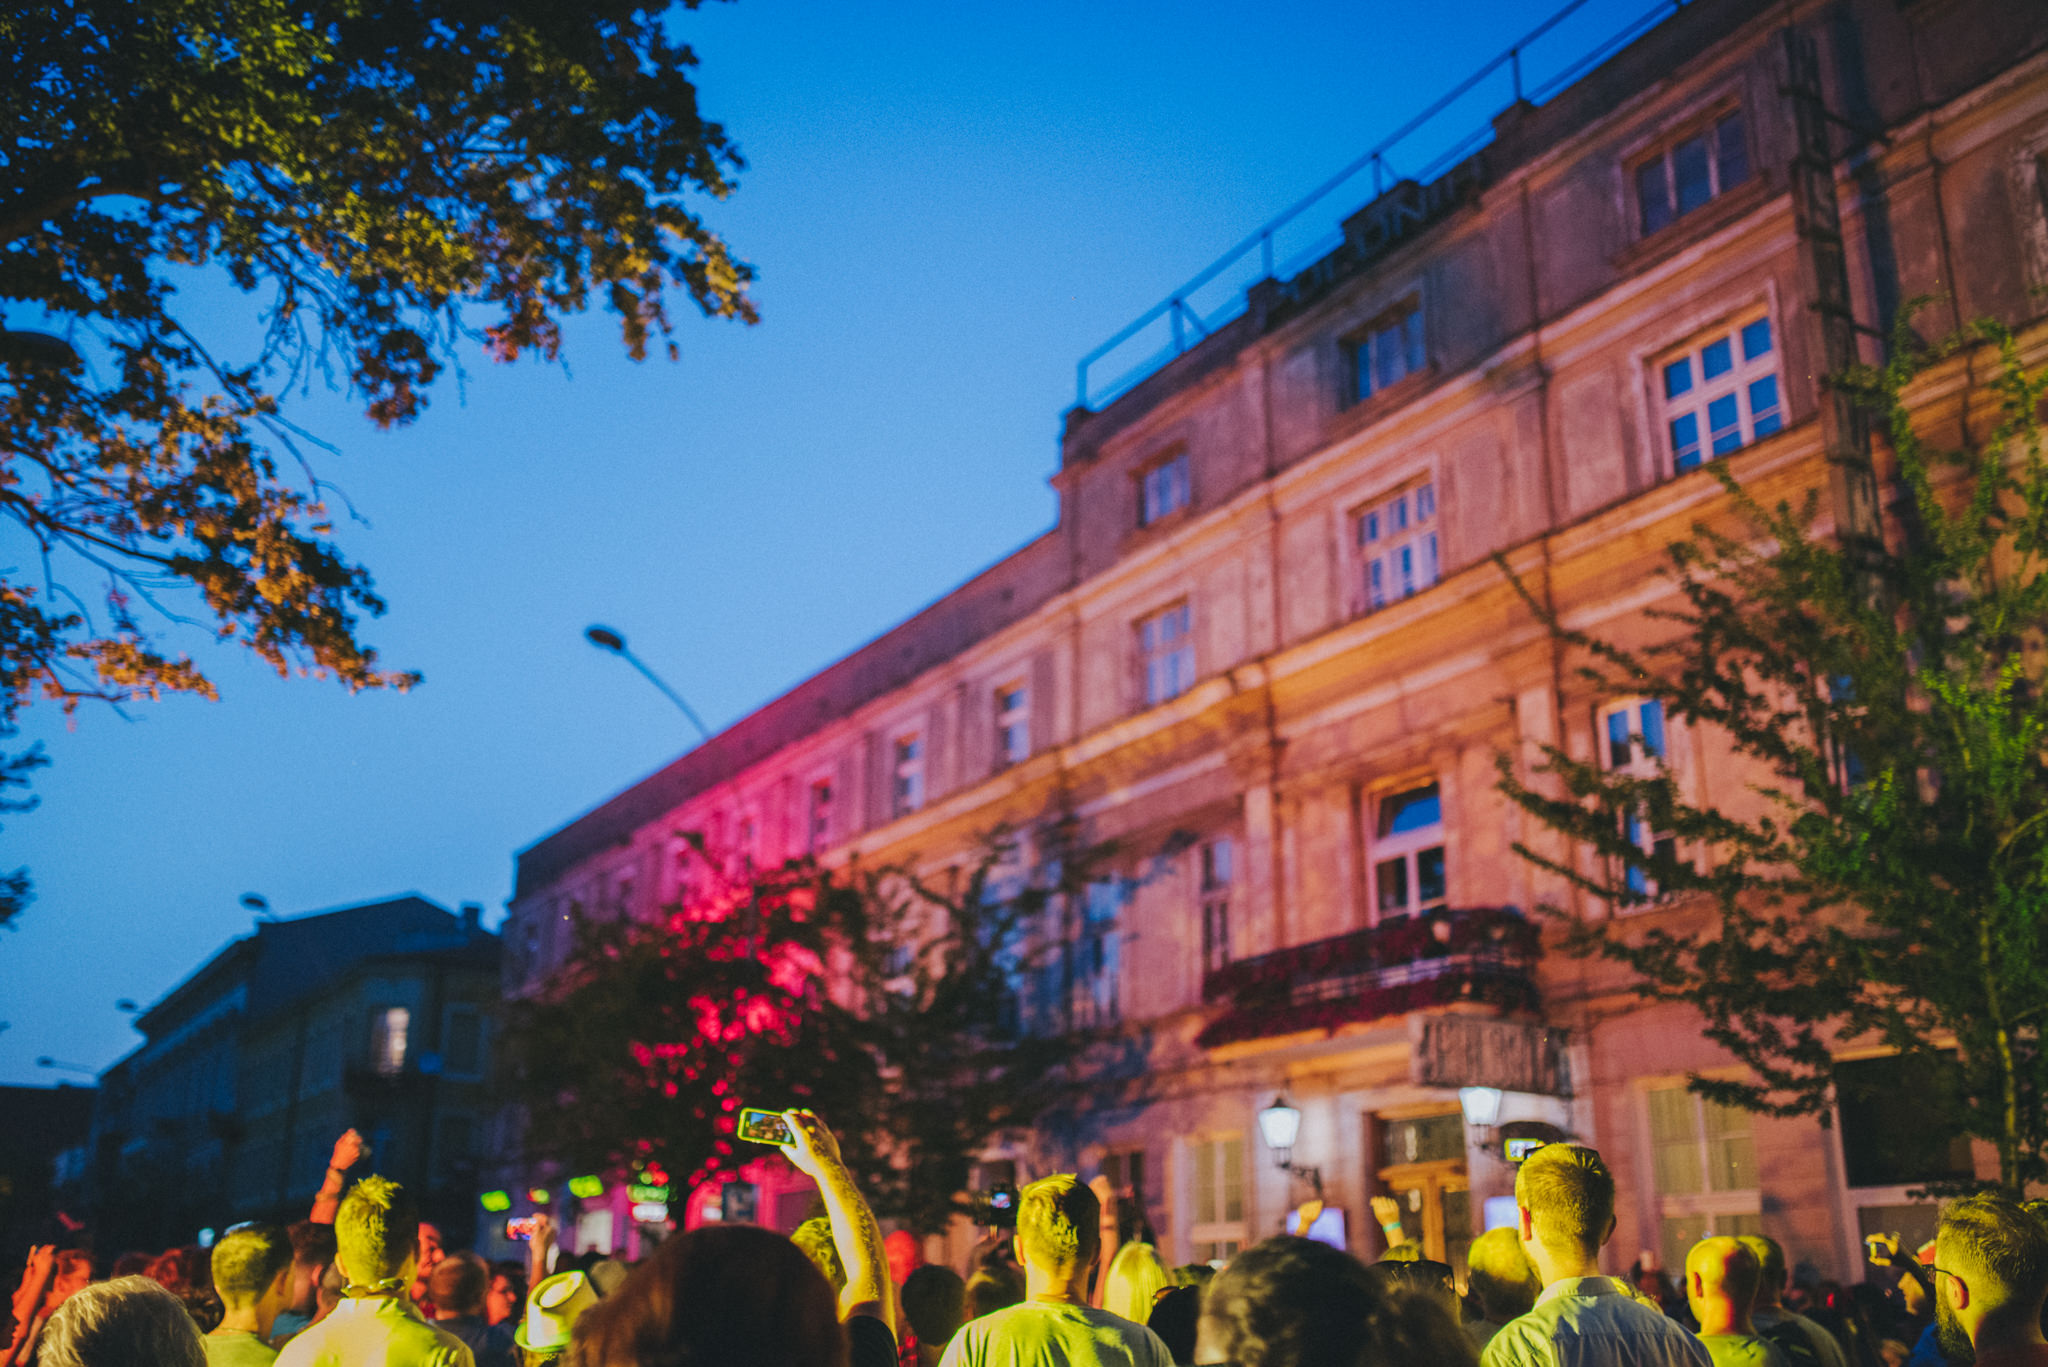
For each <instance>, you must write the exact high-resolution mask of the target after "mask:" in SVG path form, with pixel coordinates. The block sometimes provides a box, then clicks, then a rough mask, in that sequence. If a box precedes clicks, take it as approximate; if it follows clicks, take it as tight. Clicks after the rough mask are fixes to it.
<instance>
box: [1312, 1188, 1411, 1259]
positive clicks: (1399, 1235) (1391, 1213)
mask: <svg viewBox="0 0 2048 1367" xmlns="http://www.w3.org/2000/svg"><path fill="white" fill-rule="evenodd" d="M1371 1205H1372V1218H1373V1219H1374V1220H1376V1221H1378V1222H1379V1227H1380V1233H1382V1234H1384V1235H1386V1236H1387V1247H1388V1248H1398V1247H1400V1246H1401V1245H1402V1244H1405V1243H1407V1242H1408V1231H1407V1230H1405V1229H1403V1228H1401V1203H1400V1202H1399V1201H1396V1200H1395V1199H1394V1198H1393V1197H1391V1196H1375V1197H1373V1198H1372V1201H1371ZM1307 1232H1308V1231H1307V1230H1303V1231H1302V1233H1304V1234H1306V1233H1307Z"/></svg>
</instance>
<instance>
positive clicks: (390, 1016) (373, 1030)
mask: <svg viewBox="0 0 2048 1367" xmlns="http://www.w3.org/2000/svg"><path fill="white" fill-rule="evenodd" d="M411 1032H412V1012H411V1011H409V1010H407V1009H406V1008H405V1007H403V1006H387V1007H385V1008H383V1009H382V1010H380V1011H374V1012H372V1013H371V1015H370V1067H371V1068H372V1069H374V1070H375V1071H377V1072H379V1073H383V1074H385V1075H386V1076H391V1075H393V1074H396V1073H401V1072H404V1071H405V1047H406V1038H407V1036H408V1035H410V1034H411Z"/></svg>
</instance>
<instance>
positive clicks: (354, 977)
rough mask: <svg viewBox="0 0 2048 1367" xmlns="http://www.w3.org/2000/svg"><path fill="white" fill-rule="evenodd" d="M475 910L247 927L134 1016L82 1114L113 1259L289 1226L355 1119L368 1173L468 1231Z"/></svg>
mask: <svg viewBox="0 0 2048 1367" xmlns="http://www.w3.org/2000/svg"><path fill="white" fill-rule="evenodd" d="M480 912H481V908H480V907H478V906H477V905H475V904H470V905H466V906H465V907H463V909H462V910H461V912H459V913H456V912H451V911H449V910H447V909H446V908H444V907H441V906H439V905H436V904H435V903H433V902H430V901H428V900H426V899H425V898H422V897H416V896H406V897H398V898H393V899H390V900H388V901H383V902H373V903H368V904H365V905H361V906H353V907H344V908H341V909H338V910H334V911H327V912H320V913H315V914H312V915H307V916H296V917H291V918H289V919H284V920H274V921H273V920H264V921H259V922H257V923H256V926H255V929H254V930H253V931H252V932H251V933H250V934H248V935H244V936H240V937H238V938H237V939H235V940H233V941H231V942H230V943H229V944H228V945H227V946H226V947H224V948H223V949H222V950H220V952H219V953H217V954H215V955H214V956H213V957H212V958H211V959H209V960H207V961H206V963H204V964H202V965H201V966H200V967H199V968H197V969H196V970H194V971H193V973H192V974H191V976H189V977H187V978H186V979H185V980H184V981H183V982H181V983H179V984H178V985H177V986H176V987H174V988H172V989H171V990H170V991H169V992H168V993H166V994H165V995H164V997H163V998H162V1000H160V1001H158V1002H155V1003H154V1004H152V1005H151V1006H150V1007H148V1008H147V1009H146V1010H144V1011H143V1012H142V1013H141V1014H140V1015H138V1016H137V1017H136V1021H135V1026H136V1029H138V1030H140V1031H141V1032H142V1034H143V1036H144V1042H143V1043H142V1044H141V1045H139V1046H138V1047H137V1048H136V1049H135V1050H134V1051H133V1052H131V1053H130V1054H128V1056H127V1057H125V1058H123V1059H121V1060H120V1061H119V1062H118V1063H115V1064H114V1065H113V1066H112V1067H110V1068H108V1069H107V1070H106V1071H105V1072H104V1073H102V1074H101V1075H100V1087H99V1093H98V1101H97V1105H96V1106H95V1107H94V1111H93V1122H92V1140H91V1149H90V1157H89V1159H88V1174H87V1176H88V1179H89V1183H90V1188H91V1197H92V1204H93V1208H94V1214H95V1225H96V1227H97V1228H99V1229H100V1230H102V1231H104V1236H103V1237H106V1238H108V1239H110V1240H111V1241H113V1242H117V1243H119V1244H120V1247H119V1248H116V1249H114V1250H113V1251H114V1252H120V1251H122V1250H123V1249H126V1248H151V1249H155V1248H162V1247H164V1246H166V1245H168V1244H173V1243H189V1242H191V1241H192V1240H193V1239H194V1238H195V1237H196V1235H197V1233H198V1231H199V1229H200V1228H201V1227H202V1226H212V1227H215V1228H219V1227H222V1226H225V1225H227V1224H231V1223H234V1222H236V1221H239V1220H248V1219H258V1218H261V1219H303V1218H304V1216H305V1212H306V1210H307V1209H308V1208H310V1206H311V1204H312V1200H313V1194H314V1192H316V1191H318V1190H319V1187H320V1183H321V1180H322V1178H323V1176H324V1174H325V1172H326V1168H327V1164H328V1161H329V1158H330V1156H331V1154H332V1153H333V1150H334V1141H335V1140H336V1139H337V1138H338V1137H339V1136H340V1135H341V1133H342V1131H344V1130H347V1129H351V1128H353V1129H355V1130H357V1131H359V1132H360V1133H361V1134H362V1135H363V1137H364V1138H365V1139H366V1140H367V1141H368V1142H369V1145H370V1155H369V1159H368V1162H367V1163H366V1165H365V1167H364V1169H363V1170H364V1171H368V1170H370V1169H371V1168H374V1169H375V1170H376V1171H378V1172H381V1173H383V1174H384V1175H386V1176H388V1177H394V1178H396V1179H398V1180H399V1181H401V1182H404V1183H405V1184H406V1185H407V1186H408V1187H411V1188H413V1189H414V1190H415V1191H416V1192H418V1193H419V1195H420V1197H421V1201H422V1206H423V1208H424V1209H426V1210H427V1211H428V1213H429V1218H433V1219H438V1220H441V1221H442V1222H444V1224H449V1225H451V1226H452V1227H451V1229H450V1230H449V1233H450V1235H451V1238H456V1237H464V1238H465V1239H466V1235H467V1232H468V1229H469V1227H470V1225H471V1223H472V1222H473V1221H474V1220H475V1218H476V1205H475V1200H474V1197H475V1193H476V1159H477V1155H478V1150H479V1149H480V1147H481V1146H480V1143H479V1141H480V1138H481V1136H482V1134H483V1132H484V1130H483V1127H484V1124H485V1123H486V1122H487V1120H488V1118H489V1115H490V1108H491V1100H490V1091H489V1083H488V1076H489V1066H490V1064H489V1051H490V1047H491V1043H492V1029H493V1022H494V1021H495V1018H496V1004H497V996H498V988H499V982H500V967H499V962H498V960H499V941H498V937H497V936H496V935H493V934H492V933H491V932H489V931H487V930H484V929H483V928H482V927H481V924H480V919H481V918H480ZM452 1246H454V1244H452V1243H451V1247H452Z"/></svg>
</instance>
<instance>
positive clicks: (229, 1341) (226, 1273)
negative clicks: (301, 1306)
mask: <svg viewBox="0 0 2048 1367" xmlns="http://www.w3.org/2000/svg"><path fill="white" fill-rule="evenodd" d="M212 1264H213V1289H214V1292H215V1294H217V1295H218V1296H219V1297H220V1304H221V1318H220V1323H219V1324H218V1325H216V1326H214V1328H213V1330H212V1332H210V1333H208V1334H207V1336H206V1361H207V1363H208V1364H209V1367H270V1364H271V1363H273V1362H275V1361H277V1350H276V1349H275V1348H273V1347H271V1346H270V1331H271V1327H272V1326H273V1325H274V1324H276V1323H277V1317H278V1315H279V1314H280V1313H281V1312H282V1311H283V1310H284V1309H285V1307H287V1306H288V1305H290V1304H291V1298H292V1240H291V1235H289V1234H288V1233H286V1232H285V1231H284V1230H283V1229H281V1228H279V1227H278V1226H276V1225H238V1226H236V1227H235V1228H234V1229H231V1230H229V1231H228V1232H227V1233H226V1234H225V1235H224V1236H222V1238H221V1240H220V1242H218V1243H216V1244H215V1245H214V1246H213V1257H212Z"/></svg>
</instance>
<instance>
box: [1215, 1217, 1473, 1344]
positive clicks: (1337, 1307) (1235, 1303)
mask: <svg viewBox="0 0 2048 1367" xmlns="http://www.w3.org/2000/svg"><path fill="white" fill-rule="evenodd" d="M1400 1266H1409V1265H1407V1264H1401V1265H1400ZM1199 1340H1200V1347H1199V1348H1198V1350H1197V1352H1196V1354H1195V1357H1196V1360H1197V1361H1203V1362H1222V1361H1228V1362H1233V1363H1238V1364H1240V1365H1241V1367H1317V1365H1318V1364H1322V1363H1356V1364H1359V1365H1360V1367H1381V1364H1385V1367H1395V1364H1405V1363H1416V1362H1427V1363H1430V1364H1432V1365H1433V1367H1434V1365H1435V1364H1443V1367H1461V1365H1462V1367H1470V1365H1471V1363H1472V1362H1473V1360H1474V1358H1473V1352H1472V1347H1471V1341H1470V1340H1469V1339H1467V1338H1466V1337H1465V1334H1464V1331H1463V1330H1461V1329H1460V1328H1459V1327H1458V1324H1457V1321H1456V1320H1455V1319H1454V1318H1453V1317H1452V1316H1451V1315H1450V1314H1449V1313H1447V1312H1446V1311H1445V1310H1444V1308H1443V1306H1442V1305H1440V1304H1438V1303H1437V1301H1436V1299H1435V1298H1434V1297H1433V1296H1430V1295H1427V1294H1419V1293H1416V1292H1414V1291H1410V1290H1407V1289H1405V1288H1403V1287H1399V1286H1393V1285H1375V1282H1374V1279H1373V1277H1372V1276H1371V1275H1370V1274H1369V1273H1368V1272H1367V1271H1366V1268H1365V1265H1364V1264H1363V1263H1361V1262H1359V1261H1358V1259H1356V1258H1354V1257H1352V1256H1351V1255H1350V1254H1348V1253H1345V1252H1342V1251H1341V1250H1338V1249H1334V1248H1331V1247H1330V1246H1329V1245H1328V1244H1323V1243H1317V1242H1316V1241H1314V1240H1312V1239H1303V1238H1298V1237H1296V1236H1293V1235H1286V1234H1283V1235H1280V1236H1279V1237H1277V1238H1272V1239H1267V1240H1266V1241H1265V1242H1263V1243H1259V1244H1254V1245H1253V1246H1252V1247H1251V1248H1248V1249H1246V1250H1245V1251H1244V1252H1243V1253H1240V1254H1238V1255H1237V1257H1236V1258H1234V1259H1232V1260H1231V1264H1230V1266H1229V1267H1226V1268H1224V1269H1223V1271H1222V1272H1220V1273H1219V1274H1217V1277H1216V1280H1215V1281H1213V1282H1211V1283H1210V1284H1209V1290H1208V1293H1207V1294H1206V1295H1205V1296H1204V1297H1203V1299H1202V1317H1201V1325H1200V1331H1199Z"/></svg>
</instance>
